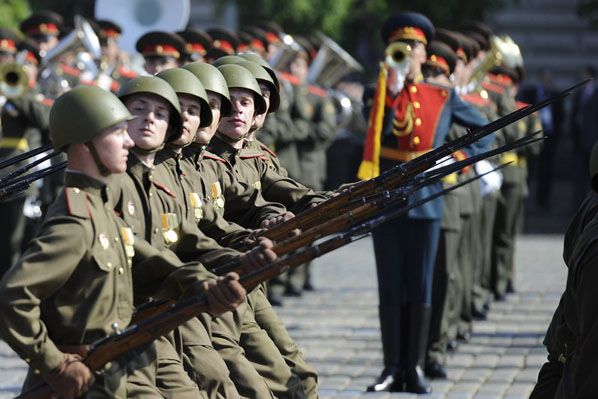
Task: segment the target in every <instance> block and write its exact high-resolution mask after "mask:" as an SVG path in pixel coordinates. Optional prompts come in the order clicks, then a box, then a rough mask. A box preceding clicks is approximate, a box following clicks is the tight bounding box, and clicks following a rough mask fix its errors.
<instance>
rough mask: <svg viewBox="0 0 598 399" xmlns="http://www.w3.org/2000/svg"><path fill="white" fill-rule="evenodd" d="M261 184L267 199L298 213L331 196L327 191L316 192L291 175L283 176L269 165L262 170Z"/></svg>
mask: <svg viewBox="0 0 598 399" xmlns="http://www.w3.org/2000/svg"><path fill="white" fill-rule="evenodd" d="M261 184H262V193H263V196H264V198H265V199H267V200H268V201H274V202H278V203H281V204H282V205H284V206H285V207H286V208H287V209H288V210H290V211H291V212H293V213H296V214H297V213H300V212H302V211H303V210H305V209H307V208H309V207H311V206H313V205H316V204H319V203H320V202H323V201H325V200H326V199H328V198H330V196H331V195H330V194H329V193H326V192H315V191H314V190H312V189H311V188H308V187H305V186H304V185H303V184H301V183H299V182H297V181H295V180H293V179H291V178H290V177H283V176H281V175H279V174H278V173H276V172H274V171H273V170H271V169H270V168H267V167H265V168H264V169H263V171H262V179H261Z"/></svg>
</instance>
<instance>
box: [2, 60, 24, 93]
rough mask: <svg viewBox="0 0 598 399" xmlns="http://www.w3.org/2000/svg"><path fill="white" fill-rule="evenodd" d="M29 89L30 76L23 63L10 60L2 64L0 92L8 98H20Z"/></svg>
mask: <svg viewBox="0 0 598 399" xmlns="http://www.w3.org/2000/svg"><path fill="white" fill-rule="evenodd" d="M27 90H29V77H28V76H27V72H25V68H24V67H23V65H21V64H19V63H17V62H9V63H6V64H2V65H0V94H2V95H3V96H4V97H6V98H18V97H21V96H22V95H23V93H25V92H26V91H27Z"/></svg>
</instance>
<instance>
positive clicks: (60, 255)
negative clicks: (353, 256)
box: [0, 86, 244, 398]
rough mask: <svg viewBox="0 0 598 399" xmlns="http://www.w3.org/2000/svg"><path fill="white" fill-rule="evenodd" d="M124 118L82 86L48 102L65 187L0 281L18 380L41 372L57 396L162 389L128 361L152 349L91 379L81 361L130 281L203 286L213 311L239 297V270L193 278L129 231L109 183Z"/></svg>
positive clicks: (2, 329) (146, 356)
mask: <svg viewBox="0 0 598 399" xmlns="http://www.w3.org/2000/svg"><path fill="white" fill-rule="evenodd" d="M131 119H132V116H131V114H130V113H129V112H128V110H127V109H126V108H125V107H124V106H123V105H122V103H121V102H120V101H118V99H117V98H116V97H115V96H114V95H112V94H110V93H109V92H106V91H104V90H102V89H99V88H96V87H88V86H81V87H77V88H75V89H73V90H72V91H70V92H68V93H66V94H64V95H63V96H61V97H60V98H59V99H58V100H57V101H56V103H55V104H54V106H53V108H52V110H51V114H50V134H51V138H52V142H53V145H54V147H55V148H56V149H65V150H66V151H67V154H68V165H69V167H68V170H67V173H66V177H65V183H66V188H65V189H64V190H63V192H62V193H61V194H60V196H59V197H58V198H57V200H56V202H55V203H54V204H53V205H52V207H51V208H50V210H49V212H48V215H47V217H46V219H45V221H44V224H43V226H42V229H41V231H40V233H39V235H38V236H37V238H36V239H35V240H34V241H32V242H31V244H30V246H29V248H28V249H27V251H26V253H25V254H24V256H23V258H22V259H21V260H20V261H19V262H18V263H17V264H16V265H15V266H13V267H12V268H11V269H10V271H9V272H8V273H7V274H6V275H5V276H4V278H3V279H2V281H0V292H2V297H1V298H2V301H1V302H0V306H1V307H2V314H3V315H5V316H6V318H5V322H4V323H2V326H0V333H1V334H2V337H3V339H4V340H5V341H6V342H8V343H9V344H10V345H11V347H13V348H14V349H15V351H16V352H17V353H18V354H19V355H20V356H22V357H23V358H24V359H25V360H26V361H27V363H29V364H30V370H29V373H28V375H27V378H26V381H25V385H24V388H25V389H27V388H29V387H32V386H34V385H36V384H37V383H39V382H40V381H41V379H42V378H43V379H44V380H45V381H46V382H47V383H48V384H50V386H51V387H52V389H53V390H54V391H55V392H56V393H57V394H58V395H59V396H60V397H63V398H74V397H79V396H81V395H82V394H84V393H85V392H87V391H89V392H88V393H87V396H86V397H97V396H99V395H101V396H109V397H119V398H125V397H160V395H159V393H158V392H157V391H156V389H155V387H154V384H155V381H154V380H153V375H152V374H151V372H140V371H138V370H136V369H138V368H145V367H149V366H148V365H150V364H151V363H153V362H155V353H153V350H148V351H144V352H143V353H142V352H141V351H138V353H137V354H136V355H135V356H130V355H125V356H123V357H122V358H120V359H116V360H115V361H113V362H111V363H109V364H108V365H107V366H106V367H105V369H104V370H103V373H102V374H100V375H96V377H95V379H94V376H93V375H92V373H91V372H90V370H89V369H88V368H87V366H86V365H85V364H84V363H83V362H82V356H85V355H86V353H87V351H88V350H89V345H90V344H92V343H93V342H94V341H96V340H98V339H101V338H103V337H105V336H106V335H110V334H111V333H113V331H112V328H113V326H117V328H118V326H122V327H124V326H126V325H127V324H129V322H130V320H131V317H132V311H133V302H134V299H133V292H134V288H135V290H136V294H139V293H140V292H149V293H152V294H154V295H156V294H157V295H156V296H157V297H163V298H173V299H176V298H177V297H178V296H180V295H181V294H182V291H183V290H185V289H188V290H189V291H190V292H191V293H193V292H199V291H198V288H201V289H203V290H207V294H208V304H209V306H210V308H211V310H212V311H213V312H214V313H215V314H219V313H221V312H223V311H227V310H230V309H231V308H234V307H235V306H237V305H238V304H239V303H240V302H241V301H242V300H243V298H244V289H243V288H242V287H241V286H240V284H239V283H238V281H237V280H238V276H235V275H231V276H230V277H229V278H228V279H227V280H226V281H225V280H220V281H218V282H217V283H215V284H214V283H210V284H207V283H205V282H204V283H203V284H198V283H199V282H200V281H201V280H202V279H205V278H210V277H211V275H210V274H209V273H207V272H206V271H205V269H204V268H203V267H201V265H199V264H197V263H195V264H189V265H186V266H183V265H182V264H181V262H180V261H179V260H178V259H176V257H174V256H173V254H171V253H168V252H164V253H159V252H158V251H157V250H156V249H155V248H153V247H152V246H150V245H148V244H147V243H146V242H144V241H142V240H139V239H135V237H134V236H133V233H132V231H131V229H130V228H129V227H127V226H126V225H125V224H124V223H123V221H122V220H120V219H118V218H117V216H116V215H115V213H114V212H113V211H112V193H111V190H110V189H109V188H108V186H107V183H108V182H109V180H110V179H117V178H118V176H111V175H113V174H114V175H118V174H121V173H123V172H124V171H125V170H126V163H127V155H128V150H129V149H130V148H131V147H132V146H133V142H132V141H131V139H130V137H129V136H128V134H127V121H129V120H131ZM48 266H51V267H48ZM185 281H187V283H185ZM190 283H191V284H192V285H190ZM194 287H195V288H194ZM150 349H151V348H150ZM152 356H153V357H152ZM94 380H95V381H94Z"/></svg>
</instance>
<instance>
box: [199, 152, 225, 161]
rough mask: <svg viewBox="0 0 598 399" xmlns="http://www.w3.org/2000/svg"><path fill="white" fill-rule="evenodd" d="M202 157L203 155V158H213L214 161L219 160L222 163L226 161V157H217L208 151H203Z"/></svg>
mask: <svg viewBox="0 0 598 399" xmlns="http://www.w3.org/2000/svg"><path fill="white" fill-rule="evenodd" d="M203 157H204V158H207V159H212V160H214V161H219V162H224V163H226V159H224V158H221V157H219V156H218V155H216V154H213V153H211V152H210V151H205V152H204V153H203Z"/></svg>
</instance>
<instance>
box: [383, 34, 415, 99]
mask: <svg viewBox="0 0 598 399" xmlns="http://www.w3.org/2000/svg"><path fill="white" fill-rule="evenodd" d="M412 52H413V50H412V49H411V46H410V45H408V44H407V43H402V42H392V43H390V44H389V45H388V46H387V47H386V49H385V50H384V68H386V69H387V70H388V68H392V69H393V70H394V72H395V78H394V81H392V84H391V87H390V90H391V92H393V93H395V94H396V93H398V92H400V91H401V90H402V89H403V86H404V85H405V79H406V78H407V74H408V73H409V68H410V67H411V54H412Z"/></svg>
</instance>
